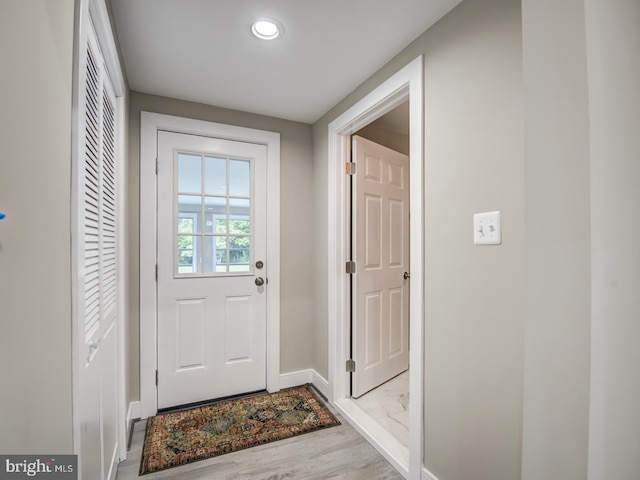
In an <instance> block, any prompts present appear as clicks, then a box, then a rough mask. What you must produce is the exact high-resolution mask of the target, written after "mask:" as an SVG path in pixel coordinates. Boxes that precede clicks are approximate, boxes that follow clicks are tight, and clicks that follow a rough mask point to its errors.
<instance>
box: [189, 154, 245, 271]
mask: <svg viewBox="0 0 640 480" xmlns="http://www.w3.org/2000/svg"><path fill="white" fill-rule="evenodd" d="M176 162H177V168H176V170H177V177H178V178H177V181H176V186H177V188H176V190H177V192H176V193H177V195H176V196H177V199H178V209H177V211H178V220H177V242H178V246H177V249H176V252H177V257H178V261H177V273H178V274H179V275H185V274H187V275H188V274H218V273H238V272H245V273H248V272H251V265H252V249H251V245H252V239H253V227H252V222H251V218H252V215H251V213H252V204H251V193H252V181H251V161H250V160H244V159H237V158H231V157H222V156H210V155H201V154H195V153H193V152H177V155H176ZM183 189H184V191H183ZM198 189H199V191H195V190H198ZM189 262H190V263H189ZM188 263H189V264H188Z"/></svg>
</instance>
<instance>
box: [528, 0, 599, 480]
mask: <svg viewBox="0 0 640 480" xmlns="http://www.w3.org/2000/svg"><path fill="white" fill-rule="evenodd" d="M523 19H524V21H523V52H524V87H525V92H526V94H525V103H524V119H525V164H526V167H525V175H526V180H525V202H526V234H527V235H526V255H525V271H526V272H527V275H526V282H525V288H526V290H525V297H526V302H525V368H524V418H523V430H524V433H523V461H522V478H523V480H534V479H540V478H562V479H564V480H578V479H584V478H586V475H587V441H588V424H587V422H588V410H589V349H590V347H589V341H590V289H591V283H590V248H591V243H590V235H589V234H590V218H589V216H590V213H589V118H588V90H587V64H586V47H585V17H584V1H583V0H566V1H563V2H555V1H553V0H525V1H524V2H523ZM550 234H551V236H550Z"/></svg>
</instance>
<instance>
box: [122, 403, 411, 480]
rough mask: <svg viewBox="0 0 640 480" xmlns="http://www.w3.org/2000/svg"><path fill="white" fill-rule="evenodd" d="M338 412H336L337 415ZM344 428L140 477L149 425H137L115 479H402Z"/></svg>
mask: <svg viewBox="0 0 640 480" xmlns="http://www.w3.org/2000/svg"><path fill="white" fill-rule="evenodd" d="M334 414H335V412H334ZM336 416H337V417H338V419H339V420H340V422H341V423H342V425H339V426H337V427H332V428H327V429H325V430H319V431H317V432H312V433H307V434H304V435H300V436H298V437H293V438H289V439H286V440H280V441H278V442H272V443H268V444H266V445H260V446H257V447H253V448H249V449H246V450H241V451H239V452H234V453H228V454H226V455H221V456H219V457H214V458H210V459H208V460H201V461H199V462H194V463H191V464H189V465H184V466H181V467H175V468H170V469H168V470H163V471H161V472H156V473H151V474H148V475H143V476H142V477H139V476H138V471H139V468H140V455H141V453H142V443H143V441H144V430H145V425H146V421H144V420H143V421H139V422H136V424H135V428H134V433H133V441H132V444H131V450H129V452H128V458H127V460H126V461H125V462H122V463H121V464H120V466H119V467H118V474H117V476H116V480H133V479H140V480H156V479H173V480H209V479H215V480H227V479H243V480H244V479H247V480H285V479H287V480H288V479H296V480H297V479H320V478H331V479H352V480H383V479H385V480H386V479H388V480H396V479H398V480H399V479H402V478H403V477H402V475H400V474H399V473H398V472H397V471H396V470H395V469H394V468H393V467H392V466H391V465H390V464H389V463H388V462H387V461H386V460H385V459H384V458H383V457H382V456H380V454H379V453H378V452H376V451H375V450H374V448H373V447H372V446H371V445H369V443H367V442H366V441H365V440H364V439H363V438H362V437H361V436H360V435H359V434H358V432H356V431H355V430H354V429H353V427H351V425H349V424H348V423H347V422H346V421H345V420H344V419H343V418H341V417H340V416H339V415H336Z"/></svg>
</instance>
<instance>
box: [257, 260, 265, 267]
mask: <svg viewBox="0 0 640 480" xmlns="http://www.w3.org/2000/svg"><path fill="white" fill-rule="evenodd" d="M262 267H264V262H263V261H262V260H258V261H257V262H256V268H257V269H260V268H262Z"/></svg>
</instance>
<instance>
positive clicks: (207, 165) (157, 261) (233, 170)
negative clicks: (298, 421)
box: [140, 112, 280, 417]
mask: <svg viewBox="0 0 640 480" xmlns="http://www.w3.org/2000/svg"><path fill="white" fill-rule="evenodd" d="M140 139H141V141H140V179H141V180H140V219H141V221H140V243H141V245H145V246H148V245H151V246H153V247H152V248H142V249H141V251H140V397H141V398H140V400H141V402H140V403H141V405H140V406H141V416H142V417H149V416H152V415H155V414H156V413H157V411H158V408H159V407H160V408H166V407H168V406H172V405H178V404H183V403H191V402H197V401H200V400H207V399H210V398H213V397H220V396H226V395H233V394H236V393H243V392H242V391H251V390H261V389H264V388H265V383H266V389H267V390H268V391H269V392H275V391H278V390H279V388H280V387H279V376H280V361H279V342H280V330H279V329H280V321H279V316H280V304H279V299H280V291H279V288H280V268H279V265H280V247H279V246H280V221H279V205H280V198H279V196H280V135H279V134H278V133H274V132H266V131H262V130H254V129H250V128H244V127H237V126H231V125H224V124H219V123H213V122H207V121H200V120H193V119H188V118H183V117H174V116H170V115H162V114H156V113H148V112H142V114H141V134H140ZM238 148H239V150H238ZM247 149H248V151H247ZM156 162H157V163H156ZM181 162H182V163H181ZM181 173H182V174H183V176H182V180H181ZM258 173H260V175H258ZM166 190H169V194H167V192H166ZM258 197H259V198H258ZM167 202H168V203H167ZM252 205H253V206H252ZM208 209H211V210H208ZM162 214H164V215H165V216H166V218H165V217H164V216H163V217H161V215H162ZM161 229H162V232H164V233H162V237H163V239H159V236H160V235H159V233H161ZM166 232H169V233H166ZM167 239H169V240H167ZM259 262H260V263H259ZM156 272H157V273H158V275H157V277H156ZM267 272H268V275H267ZM194 282H195V283H198V285H199V284H200V283H201V282H204V283H205V285H204V286H203V287H202V288H201V289H200V287H197V288H196V285H195V283H194ZM212 282H214V283H215V286H212V285H211V283H212ZM187 284H189V285H187ZM163 288H164V289H165V290H166V291H167V292H170V295H164V294H163V298H160V295H159V294H160V292H161V290H162V289H163ZM184 288H187V291H183V290H184ZM176 289H177V290H176ZM180 289H183V290H182V291H178V290H180ZM197 289H200V290H197ZM165 290H162V291H163V292H164V291H165ZM196 290H197V291H196ZM214 290H215V295H213V294H212V293H211V292H212V291H214ZM267 294H268V296H269V301H268V302H267V301H266V295H267ZM167 296H168V297H170V299H173V303H172V304H171V305H166V304H165V303H162V302H165V301H166V298H165V297H167ZM214 297H215V298H214ZM207 311H213V313H215V312H218V313H220V312H222V314H215V315H211V316H210V317H211V318H209V317H208V313H206V312H207ZM214 317H216V318H217V320H215V319H214ZM225 319H226V320H225ZM231 320H233V322H231ZM217 321H222V322H223V323H225V322H226V323H225V325H223V326H222V327H221V326H220V325H217V324H216V323H215V322H217ZM211 322H213V323H211ZM229 323H232V324H233V325H232V327H233V328H232V329H228V328H227V327H228V326H229V325H228V324H229ZM219 327H220V328H219ZM221 328H222V330H221ZM216 331H217V332H218V333H219V332H220V331H225V332H226V333H229V334H230V335H231V336H230V337H227V336H220V335H216V334H214V332H216ZM202 332H205V333H204V334H202V335H201V334H200V333H202ZM206 332H209V333H206ZM225 335H226V334H225ZM220 339H222V341H223V343H224V348H220V345H217V344H215V342H216V341H219V340H220ZM165 340H166V342H165ZM159 342H164V343H162V345H160V343H159ZM212 342H213V343H212ZM165 343H166V346H167V348H168V351H169V352H173V353H172V354H169V355H167V358H165V356H164V352H165ZM161 352H163V359H162V360H161V359H160V358H159V357H160V353H161ZM221 355H222V356H221ZM164 360H167V361H166V362H165V361H164ZM211 361H214V363H213V364H211V365H209V364H208V363H207V362H211ZM163 365H164V367H163ZM162 369H165V370H166V373H167V377H165V378H164V381H165V382H168V383H167V385H169V388H168V389H166V392H175V391H180V390H182V389H183V388H182V387H181V386H180V387H175V385H174V387H175V388H173V387H171V385H172V384H171V382H172V381H173V380H176V381H178V382H182V381H186V382H187V383H189V382H191V383H189V385H191V386H190V387H186V388H184V390H185V391H189V390H192V392H191V393H190V394H188V395H191V396H188V397H184V398H182V397H181V398H178V399H176V398H172V397H171V398H170V396H169V397H167V399H166V400H165V399H164V397H162V394H161V392H160V389H159V386H158V383H160V384H161V383H162V381H163V377H162V375H163V372H162ZM209 372H211V374H213V375H218V376H219V375H222V377H221V378H224V379H225V380H224V381H221V382H218V381H217V380H216V381H213V380H212V379H211V378H206V379H203V378H201V374H204V375H208V374H209ZM171 376H173V380H172V379H171V378H170V377H171ZM227 377H229V378H232V379H233V381H226V379H227ZM156 379H158V380H160V382H156ZM216 379H218V377H216ZM235 380H238V381H237V382H236V381H235ZM203 382H204V383H206V384H211V383H214V384H224V385H225V386H232V387H233V388H234V389H235V390H234V391H233V392H220V391H217V390H215V389H214V390H213V391H205V392H202V391H201V390H202V389H201V384H202V383H203ZM214 387H215V385H214ZM194 389H195V393H194ZM236 390H237V391H236ZM159 392H160V395H161V396H160V397H159ZM170 395H173V393H170ZM159 401H160V403H159Z"/></svg>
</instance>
